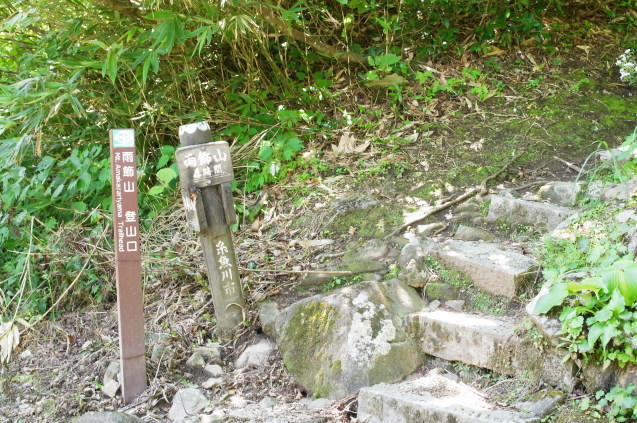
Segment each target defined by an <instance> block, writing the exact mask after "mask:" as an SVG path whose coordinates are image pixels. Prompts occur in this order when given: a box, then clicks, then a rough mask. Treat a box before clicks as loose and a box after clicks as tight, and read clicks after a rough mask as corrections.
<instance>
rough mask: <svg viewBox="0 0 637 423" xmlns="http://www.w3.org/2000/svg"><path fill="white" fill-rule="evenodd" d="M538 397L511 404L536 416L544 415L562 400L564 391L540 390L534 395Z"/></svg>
mask: <svg viewBox="0 0 637 423" xmlns="http://www.w3.org/2000/svg"><path fill="white" fill-rule="evenodd" d="M534 397H536V398H538V399H537V400H534V401H524V402H518V403H516V404H514V405H513V406H514V407H515V408H517V409H518V410H520V411H523V412H525V413H529V414H534V415H536V416H538V417H546V416H548V415H549V414H551V412H552V411H553V410H555V408H557V406H558V405H560V404H562V403H563V402H564V393H562V392H560V391H541V392H538V393H537V394H535V395H534Z"/></svg>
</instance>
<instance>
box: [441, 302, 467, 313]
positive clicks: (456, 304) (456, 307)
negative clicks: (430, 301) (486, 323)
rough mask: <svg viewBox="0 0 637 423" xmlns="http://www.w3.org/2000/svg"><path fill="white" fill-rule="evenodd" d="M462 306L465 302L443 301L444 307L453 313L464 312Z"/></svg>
mask: <svg viewBox="0 0 637 423" xmlns="http://www.w3.org/2000/svg"><path fill="white" fill-rule="evenodd" d="M464 304H465V302H464V301H463V300H449V301H445V307H449V308H450V309H452V310H455V311H462V310H464Z"/></svg>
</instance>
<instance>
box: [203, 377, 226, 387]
mask: <svg viewBox="0 0 637 423" xmlns="http://www.w3.org/2000/svg"><path fill="white" fill-rule="evenodd" d="M221 385H223V378H220V377H211V378H210V379H208V380H206V381H205V382H203V383H202V384H201V387H202V388H204V389H213V388H217V387H219V386H221Z"/></svg>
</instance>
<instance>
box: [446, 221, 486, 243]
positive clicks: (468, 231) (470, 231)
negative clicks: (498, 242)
mask: <svg viewBox="0 0 637 423" xmlns="http://www.w3.org/2000/svg"><path fill="white" fill-rule="evenodd" d="M453 238H454V239H459V240H461V241H493V240H495V235H493V234H492V233H491V232H489V231H487V230H484V229H480V228H473V227H471V226H465V225H460V226H459V227H458V229H456V233H455V235H454V236H453Z"/></svg>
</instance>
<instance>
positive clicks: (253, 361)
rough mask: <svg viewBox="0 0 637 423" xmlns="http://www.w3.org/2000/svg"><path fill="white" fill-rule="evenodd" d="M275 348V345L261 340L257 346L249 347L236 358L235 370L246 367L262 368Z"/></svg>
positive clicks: (266, 340)
mask: <svg viewBox="0 0 637 423" xmlns="http://www.w3.org/2000/svg"><path fill="white" fill-rule="evenodd" d="M275 348H276V345H275V344H274V343H273V342H272V341H270V340H268V339H263V340H261V341H259V342H258V343H257V344H254V345H250V346H249V347H247V348H246V349H245V351H243V353H241V355H240V356H239V358H237V361H236V362H235V368H237V369H241V368H243V367H248V366H252V367H263V366H265V365H266V364H267V361H268V357H269V356H270V354H271V353H272V352H273V351H274V349H275Z"/></svg>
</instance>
